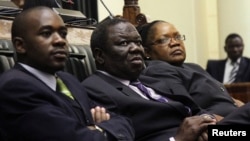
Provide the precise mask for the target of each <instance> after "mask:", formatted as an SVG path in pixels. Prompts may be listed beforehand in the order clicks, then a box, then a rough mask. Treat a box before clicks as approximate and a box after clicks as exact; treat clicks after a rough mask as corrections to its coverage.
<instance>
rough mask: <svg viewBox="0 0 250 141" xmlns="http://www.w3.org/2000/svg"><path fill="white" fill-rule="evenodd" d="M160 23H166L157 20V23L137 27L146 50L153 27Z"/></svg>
mask: <svg viewBox="0 0 250 141" xmlns="http://www.w3.org/2000/svg"><path fill="white" fill-rule="evenodd" d="M159 22H165V21H162V20H155V21H152V22H150V23H146V24H143V25H140V26H137V27H136V29H137V31H138V32H139V34H140V36H141V39H142V46H143V47H144V48H148V45H147V42H148V41H147V39H148V35H149V32H150V30H151V28H152V27H153V25H155V24H156V23H159Z"/></svg>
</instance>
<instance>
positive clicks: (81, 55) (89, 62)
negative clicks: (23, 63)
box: [0, 39, 96, 81]
mask: <svg viewBox="0 0 250 141" xmlns="http://www.w3.org/2000/svg"><path fill="white" fill-rule="evenodd" d="M69 51H70V55H69V58H68V60H67V62H66V66H65V68H64V71H66V72H69V73H71V74H72V75H74V76H75V77H77V78H78V79H79V81H82V80H84V79H85V78H86V77H88V76H89V75H90V74H92V73H93V72H94V71H95V69H96V68H95V61H94V58H93V56H92V52H91V49H90V47H89V45H69ZM15 60H16V59H15V53H14V48H13V45H12V42H11V40H8V39H0V74H2V73H3V72H5V71H6V70H8V69H10V68H12V67H13V66H14V64H15Z"/></svg>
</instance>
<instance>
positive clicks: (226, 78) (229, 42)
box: [206, 33, 250, 84]
mask: <svg viewBox="0 0 250 141" xmlns="http://www.w3.org/2000/svg"><path fill="white" fill-rule="evenodd" d="M224 50H225V52H226V53H227V58H226V59H221V60H208V62H207V67H206V71H207V72H208V73H209V74H211V75H212V76H213V77H214V78H215V79H217V80H218V81H220V82H222V83H224V84H231V83H235V82H250V59H249V58H247V57H244V56H242V54H243V50H244V42H243V39H242V37H241V36H240V35H239V34H237V33H231V34H229V35H228V36H227V37H226V40H225V46H224Z"/></svg>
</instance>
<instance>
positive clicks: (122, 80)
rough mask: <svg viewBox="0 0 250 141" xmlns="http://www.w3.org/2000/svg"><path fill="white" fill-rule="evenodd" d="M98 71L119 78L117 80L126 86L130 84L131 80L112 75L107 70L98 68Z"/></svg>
mask: <svg viewBox="0 0 250 141" xmlns="http://www.w3.org/2000/svg"><path fill="white" fill-rule="evenodd" d="M97 71H98V72H100V73H102V74H104V75H106V76H109V77H111V78H113V79H115V80H117V81H119V82H121V83H122V84H124V85H126V86H128V85H129V84H130V81H129V80H126V79H122V78H119V77H116V76H114V75H111V74H109V73H108V72H105V71H102V70H97Z"/></svg>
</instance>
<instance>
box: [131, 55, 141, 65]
mask: <svg viewBox="0 0 250 141" xmlns="http://www.w3.org/2000/svg"><path fill="white" fill-rule="evenodd" d="M131 63H132V64H142V63H143V59H142V57H140V56H138V57H133V58H132V59H131Z"/></svg>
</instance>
